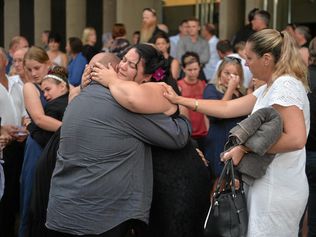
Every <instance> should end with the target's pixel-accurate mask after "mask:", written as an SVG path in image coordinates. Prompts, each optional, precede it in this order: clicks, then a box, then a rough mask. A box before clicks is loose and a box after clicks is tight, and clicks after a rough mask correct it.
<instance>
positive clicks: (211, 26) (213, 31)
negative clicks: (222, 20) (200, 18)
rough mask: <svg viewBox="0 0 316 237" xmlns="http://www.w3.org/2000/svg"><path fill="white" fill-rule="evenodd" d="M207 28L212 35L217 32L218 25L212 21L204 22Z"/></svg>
mask: <svg viewBox="0 0 316 237" xmlns="http://www.w3.org/2000/svg"><path fill="white" fill-rule="evenodd" d="M204 27H205V30H206V31H207V32H208V33H210V34H211V35H215V34H216V26H215V25H214V24H212V23H206V24H204Z"/></svg>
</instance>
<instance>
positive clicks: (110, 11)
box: [103, 0, 123, 33]
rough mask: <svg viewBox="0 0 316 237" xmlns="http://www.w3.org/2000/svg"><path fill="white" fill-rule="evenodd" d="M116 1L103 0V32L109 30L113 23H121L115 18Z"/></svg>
mask: <svg viewBox="0 0 316 237" xmlns="http://www.w3.org/2000/svg"><path fill="white" fill-rule="evenodd" d="M116 2H117V1H116V0H103V33H105V32H111V31H112V27H113V24H114V23H123V22H119V21H117V19H116V11H117V10H116V9H117V6H116Z"/></svg>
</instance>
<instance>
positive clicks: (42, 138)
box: [27, 93, 69, 148]
mask: <svg viewBox="0 0 316 237" xmlns="http://www.w3.org/2000/svg"><path fill="white" fill-rule="evenodd" d="M68 95H69V94H68V93H66V94H65V95H62V96H60V97H58V98H56V99H54V100H51V101H49V102H47V104H46V105H45V107H44V112H45V115H47V116H50V117H52V118H54V119H57V120H59V121H61V120H62V118H63V116H64V112H65V109H66V107H67V105H68ZM27 129H28V130H29V132H30V134H31V137H32V138H33V139H34V140H35V141H36V142H37V143H38V144H39V145H40V146H41V147H42V148H44V147H45V146H46V144H47V142H48V141H49V139H50V138H51V136H52V135H53V134H54V132H50V131H45V130H43V129H41V128H40V127H38V126H37V125H36V124H35V123H34V122H31V123H30V124H29V125H28V127H27Z"/></svg>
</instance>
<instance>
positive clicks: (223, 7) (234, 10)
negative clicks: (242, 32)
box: [219, 0, 244, 40]
mask: <svg viewBox="0 0 316 237" xmlns="http://www.w3.org/2000/svg"><path fill="white" fill-rule="evenodd" d="M243 6H244V5H243V0H222V1H221V4H220V9H219V37H220V39H228V40H231V39H232V37H233V35H234V34H235V33H236V32H237V31H238V29H240V27H241V26H242V25H243V24H244V13H243V11H244V7H243Z"/></svg>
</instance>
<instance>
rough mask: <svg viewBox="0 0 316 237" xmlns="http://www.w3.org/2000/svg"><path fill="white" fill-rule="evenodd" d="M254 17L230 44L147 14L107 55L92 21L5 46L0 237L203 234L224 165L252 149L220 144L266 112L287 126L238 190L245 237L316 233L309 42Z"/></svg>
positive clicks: (290, 28)
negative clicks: (172, 29) (243, 202)
mask: <svg viewBox="0 0 316 237" xmlns="http://www.w3.org/2000/svg"><path fill="white" fill-rule="evenodd" d="M248 20H249V24H247V25H246V26H245V27H243V28H242V29H240V30H239V31H238V32H236V34H235V35H234V37H233V38H232V39H231V40H228V39H220V38H218V35H217V29H216V26H215V25H214V24H211V23H206V24H204V25H201V24H200V21H199V19H196V18H193V17H192V18H188V19H185V20H183V21H181V22H180V24H179V28H178V30H179V33H178V34H177V35H174V36H170V35H169V34H168V27H167V26H166V25H164V24H159V23H158V19H157V15H156V11H155V9H152V8H145V9H144V10H143V12H142V25H141V27H140V30H139V31H138V30H136V31H135V32H134V34H133V39H132V41H131V42H130V41H129V40H128V39H127V37H126V32H127V31H126V29H125V26H124V24H122V23H115V24H114V25H113V28H112V32H108V33H106V34H104V35H103V37H102V39H103V42H102V43H103V46H102V49H98V48H97V47H96V43H97V37H96V36H97V35H96V31H95V29H94V28H93V27H87V28H85V29H84V30H83V35H82V39H80V38H78V37H70V38H68V39H67V42H66V48H65V49H62V48H60V45H62V44H61V43H62V37H61V36H60V35H59V34H58V32H50V31H44V32H43V33H42V43H43V45H42V46H41V47H39V46H31V47H30V46H29V43H28V40H27V39H26V38H25V37H23V36H16V37H13V38H12V41H11V43H10V45H9V49H8V50H5V49H3V48H0V118H1V119H0V121H1V127H0V128H1V130H0V131H1V132H0V149H1V150H0V154H1V156H0V158H1V159H0V232H1V236H2V235H3V236H6V237H7V236H8V237H11V236H12V237H14V236H19V237H28V236H32V237H36V236H39V237H40V236H41V237H43V236H44V237H45V236H56V237H58V236H87V237H88V236H103V237H107V236H109V237H110V236H111V237H116V236H121V237H125V236H137V237H143V236H166V237H169V236H170V237H173V236H179V237H182V236H183V237H184V236H203V224H204V220H205V218H206V215H207V211H208V208H209V205H210V197H211V193H212V191H213V189H214V188H213V187H214V186H215V185H214V184H216V181H217V179H218V177H219V176H220V174H221V172H222V169H223V165H224V163H225V162H226V161H227V160H228V159H232V161H233V163H234V165H235V166H236V167H237V168H238V166H239V164H240V162H241V161H242V159H243V157H244V156H245V155H246V154H248V153H254V151H252V150H251V148H250V147H247V145H245V144H239V145H236V146H234V147H232V148H231V149H229V150H228V151H225V152H224V146H225V143H226V142H227V140H228V139H229V137H230V134H231V131H232V129H233V128H234V127H235V126H236V125H238V124H239V123H240V122H241V121H242V120H243V119H245V118H247V116H249V115H251V114H252V113H254V112H256V111H258V110H260V109H262V108H266V107H273V108H274V109H275V110H276V111H277V112H278V114H279V115H280V117H281V118H282V123H283V131H282V133H281V135H280V138H279V139H278V140H277V142H276V143H275V144H273V145H272V146H271V147H270V149H269V150H268V151H267V154H273V155H274V158H273V161H272V162H271V163H270V164H269V166H268V167H267V168H266V170H265V173H264V175H263V176H262V177H260V178H258V179H255V180H254V181H253V182H252V183H247V182H244V189H245V191H246V197H247V207H248V214H249V215H248V216H249V221H248V222H249V224H248V233H247V236H248V237H253V236H278V237H294V236H295V237H296V236H301V237H311V236H316V207H315V203H316V188H315V185H316V175H315V174H316V169H315V167H316V159H315V157H316V147H315V145H316V134H315V132H316V124H315V121H316V110H315V108H316V107H315V106H316V105H315V103H316V102H315V101H316V96H315V93H316V91H315V89H316V69H315V68H316V38H314V39H312V37H311V34H310V32H309V29H308V27H306V26H302V25H298V26H296V25H294V24H289V25H287V26H286V27H285V28H284V30H282V31H278V30H276V29H270V28H269V20H270V14H269V12H267V11H265V10H260V9H257V8H255V9H253V10H251V11H250V12H249V15H248ZM242 176H243V173H241V177H242Z"/></svg>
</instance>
